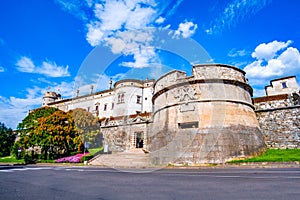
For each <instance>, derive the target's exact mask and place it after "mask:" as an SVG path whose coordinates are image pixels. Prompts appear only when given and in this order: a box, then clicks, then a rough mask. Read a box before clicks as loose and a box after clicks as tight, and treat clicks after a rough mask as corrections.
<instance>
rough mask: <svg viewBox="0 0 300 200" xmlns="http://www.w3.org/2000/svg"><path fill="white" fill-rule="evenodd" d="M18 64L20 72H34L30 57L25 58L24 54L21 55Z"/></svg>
mask: <svg viewBox="0 0 300 200" xmlns="http://www.w3.org/2000/svg"><path fill="white" fill-rule="evenodd" d="M16 65H17V66H18V68H17V69H18V70H19V71H20V72H28V73H31V72H34V69H35V66H34V64H33V62H32V61H31V59H30V58H27V57H25V56H23V57H21V58H20V59H19V60H18V62H17V64H16Z"/></svg>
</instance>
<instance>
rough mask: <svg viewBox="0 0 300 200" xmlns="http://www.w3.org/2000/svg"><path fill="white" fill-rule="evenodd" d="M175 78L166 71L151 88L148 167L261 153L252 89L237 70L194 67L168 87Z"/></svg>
mask: <svg viewBox="0 0 300 200" xmlns="http://www.w3.org/2000/svg"><path fill="white" fill-rule="evenodd" d="M213 72H215V73H213ZM174 74H175V75H174ZM176 74H178V72H176V71H174V72H170V73H168V74H166V75H165V76H163V77H162V78H160V79H159V80H158V81H157V82H156V83H155V84H154V92H155V93H154V95H153V98H152V99H153V102H154V113H153V123H152V124H151V132H150V133H149V137H148V138H149V146H148V147H149V150H150V158H151V162H152V163H153V164H158V165H165V164H168V163H187V164H197V163H224V162H226V161H227V160H230V159H233V158H239V157H249V156H253V155H257V154H259V153H261V152H263V151H264V150H265V144H264V141H263V137H262V134H261V132H260V129H259V125H258V121H257V118H256V116H255V113H254V110H253V105H252V100H251V92H252V90H251V88H250V87H249V86H248V85H247V83H246V80H245V77H244V73H243V72H242V71H241V70H239V69H237V68H234V67H230V66H227V65H225V66H224V65H215V66H212V65H208V66H206V65H200V66H194V68H193V75H192V76H191V77H186V78H185V79H183V78H182V77H181V81H180V82H179V83H178V82H176V81H175V82H174V81H172V82H170V81H169V79H170V78H169V77H176ZM172 80H173V79H172ZM183 80H184V81H183ZM228 80H230V81H228ZM160 83H163V84H160ZM162 85H167V86H168V88H166V89H165V88H163V87H162ZM174 94H175V95H174ZM191 108H193V109H191Z"/></svg>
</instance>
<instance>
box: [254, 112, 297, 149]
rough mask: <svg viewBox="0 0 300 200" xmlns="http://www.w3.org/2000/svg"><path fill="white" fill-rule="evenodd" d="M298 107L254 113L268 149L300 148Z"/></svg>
mask: <svg viewBox="0 0 300 200" xmlns="http://www.w3.org/2000/svg"><path fill="white" fill-rule="evenodd" d="M299 114H300V106H294V107H286V108H283V109H282V108H281V109H271V110H270V109H269V110H260V111H257V112H256V115H257V118H258V121H259V125H260V128H261V130H262V133H263V135H264V140H265V143H266V145H267V147H269V148H284V149H285V148H289V149H290V148H300V124H299V122H300V115H299Z"/></svg>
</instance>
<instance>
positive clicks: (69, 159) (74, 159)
mask: <svg viewBox="0 0 300 200" xmlns="http://www.w3.org/2000/svg"><path fill="white" fill-rule="evenodd" d="M89 154H90V153H85V154H83V153H81V154H76V155H74V156H68V157H64V158H59V159H57V160H55V162H56V163H65V162H69V163H80V162H81V159H82V157H83V156H86V155H89Z"/></svg>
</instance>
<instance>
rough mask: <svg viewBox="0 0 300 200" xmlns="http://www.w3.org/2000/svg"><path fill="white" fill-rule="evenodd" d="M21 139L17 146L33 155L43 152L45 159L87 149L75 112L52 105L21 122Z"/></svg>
mask: <svg viewBox="0 0 300 200" xmlns="http://www.w3.org/2000/svg"><path fill="white" fill-rule="evenodd" d="M18 131H19V133H20V140H19V141H18V142H17V143H16V144H15V149H17V148H19V147H21V148H22V149H23V150H24V151H23V153H25V154H27V155H28V154H29V155H30V156H31V157H34V156H36V155H37V154H42V155H43V159H54V158H57V157H61V156H63V155H70V154H71V152H72V151H77V150H78V149H79V150H80V149H83V143H82V142H81V140H80V137H79V135H78V133H77V132H76V130H75V127H74V118H73V112H72V111H70V112H68V113H65V112H63V111H61V110H59V109H56V108H51V107H42V108H38V109H36V110H34V111H32V112H30V113H29V115H28V116H27V117H25V118H24V120H23V121H22V122H21V123H20V124H19V125H18Z"/></svg>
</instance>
